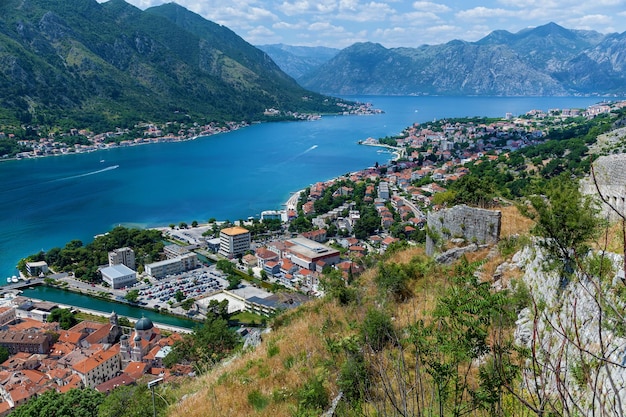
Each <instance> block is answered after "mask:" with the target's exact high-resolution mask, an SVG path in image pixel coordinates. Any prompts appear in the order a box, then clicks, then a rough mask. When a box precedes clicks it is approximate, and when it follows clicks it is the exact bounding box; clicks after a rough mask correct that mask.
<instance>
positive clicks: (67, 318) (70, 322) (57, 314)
mask: <svg viewBox="0 0 626 417" xmlns="http://www.w3.org/2000/svg"><path fill="white" fill-rule="evenodd" d="M48 323H59V326H60V327H61V328H62V329H63V330H67V329H69V328H71V327H73V326H75V325H76V324H77V323H78V319H77V318H76V314H74V313H72V311H71V310H70V309H69V308H55V309H54V310H52V311H51V312H50V314H49V315H48Z"/></svg>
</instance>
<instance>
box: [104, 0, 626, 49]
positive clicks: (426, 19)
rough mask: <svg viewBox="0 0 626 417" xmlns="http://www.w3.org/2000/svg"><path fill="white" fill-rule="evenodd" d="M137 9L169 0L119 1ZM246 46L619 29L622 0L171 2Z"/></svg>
mask: <svg viewBox="0 0 626 417" xmlns="http://www.w3.org/2000/svg"><path fill="white" fill-rule="evenodd" d="M99 1H104V0H99ZM126 1H127V2H128V3H130V4H133V5H135V6H137V7H138V8H140V9H142V10H143V9H146V8H148V7H151V6H157V5H160V4H163V3H166V2H169V1H170V0H167V1H163V0H126ZM176 3H178V4H179V5H181V6H183V7H185V8H187V9H189V10H191V11H192V12H195V13H197V14H199V15H201V16H202V17H204V18H205V19H208V20H211V21H213V22H215V23H219V24H221V25H224V26H226V27H228V28H230V29H231V30H233V31H234V32H235V33H237V35H239V36H241V37H242V38H243V39H245V40H246V41H247V42H249V43H251V44H253V45H266V44H276V43H284V44H288V45H301V46H327V47H333V48H339V49H342V48H345V47H348V46H350V45H352V44H354V43H356V42H376V43H380V44H382V45H383V46H385V47H387V48H394V47H401V46H405V47H418V46H420V45H424V44H429V45H434V44H441V43H445V42H448V41H450V40H453V39H461V40H465V41H477V40H479V39H481V38H482V37H484V36H486V35H487V34H489V33H490V32H492V31H494V30H500V29H503V30H507V31H509V32H512V33H516V32H518V31H520V30H522V29H525V28H533V27H537V26H541V25H544V24H546V23H549V22H554V23H557V24H559V25H561V26H563V27H565V28H568V29H583V30H595V31H598V32H600V33H604V34H607V33H613V32H618V33H622V32H625V31H626V0H591V1H578V2H577V1H571V0H569V1H565V0H483V1H474V0H454V1H453V0H446V1H402V0H389V1H376V0H231V1H224V0H176Z"/></svg>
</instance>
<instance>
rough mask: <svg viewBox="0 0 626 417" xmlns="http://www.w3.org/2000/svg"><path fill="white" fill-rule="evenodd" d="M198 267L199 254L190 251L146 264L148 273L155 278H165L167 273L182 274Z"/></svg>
mask: <svg viewBox="0 0 626 417" xmlns="http://www.w3.org/2000/svg"><path fill="white" fill-rule="evenodd" d="M197 267H198V255H196V254H195V253H193V252H189V253H187V254H185V255H182V256H177V257H176V258H172V259H166V260H164V261H159V262H154V263H151V264H146V265H145V270H146V274H148V275H150V276H151V277H153V278H157V279H158V278H163V277H166V276H167V275H175V274H180V273H181V272H185V271H189V270H191V269H194V268H197Z"/></svg>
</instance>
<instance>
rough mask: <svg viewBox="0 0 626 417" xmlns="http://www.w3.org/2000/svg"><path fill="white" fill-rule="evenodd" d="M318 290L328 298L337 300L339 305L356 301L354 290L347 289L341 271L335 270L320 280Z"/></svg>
mask: <svg viewBox="0 0 626 417" xmlns="http://www.w3.org/2000/svg"><path fill="white" fill-rule="evenodd" d="M320 288H321V289H322V290H323V291H324V293H325V294H326V295H327V296H328V297H330V298H333V299H335V300H337V301H338V302H339V304H341V305H347V304H350V303H352V302H354V301H356V299H357V291H356V289H355V288H351V287H349V286H348V284H347V283H346V281H345V280H344V279H343V276H342V274H341V271H339V270H336V269H334V270H332V271H330V272H329V273H328V274H325V275H323V276H322V277H321V278H320Z"/></svg>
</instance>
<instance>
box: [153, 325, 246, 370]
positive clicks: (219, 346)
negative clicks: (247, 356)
mask: <svg viewBox="0 0 626 417" xmlns="http://www.w3.org/2000/svg"><path fill="white" fill-rule="evenodd" d="M239 342H240V340H239V336H238V335H237V333H236V332H235V331H234V330H233V329H231V328H230V327H228V322H227V321H226V320H224V319H222V318H220V317H218V316H216V315H208V316H207V318H206V319H205V320H204V323H203V324H202V326H199V327H196V328H195V329H194V331H193V332H192V333H191V334H187V335H184V336H183V340H181V341H178V342H176V343H175V344H174V346H173V349H172V351H171V352H170V353H169V354H168V355H167V356H166V357H165V359H164V364H166V366H167V365H169V366H171V365H172V364H174V363H177V362H181V361H187V362H192V363H194V365H195V366H196V368H197V370H198V371H199V372H202V371H204V370H205V369H206V367H207V366H211V365H213V364H214V363H217V362H219V361H220V360H222V359H224V358H225V357H226V356H228V355H229V354H230V353H231V352H232V351H233V349H235V347H236V346H237V345H238V344H239Z"/></svg>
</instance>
